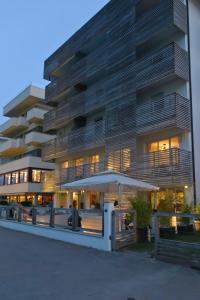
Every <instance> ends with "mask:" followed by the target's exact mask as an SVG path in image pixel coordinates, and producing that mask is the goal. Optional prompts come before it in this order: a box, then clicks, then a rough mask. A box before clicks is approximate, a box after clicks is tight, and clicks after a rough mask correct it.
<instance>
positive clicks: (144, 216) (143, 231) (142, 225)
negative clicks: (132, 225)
mask: <svg viewBox="0 0 200 300" xmlns="http://www.w3.org/2000/svg"><path fill="white" fill-rule="evenodd" d="M129 201H130V206H131V209H134V210H135V211H136V216H137V239H138V241H139V242H141V241H147V237H148V226H149V225H150V223H151V215H152V209H151V206H150V205H149V204H148V203H147V201H146V199H145V198H144V197H143V196H137V197H135V198H130V199H129Z"/></svg>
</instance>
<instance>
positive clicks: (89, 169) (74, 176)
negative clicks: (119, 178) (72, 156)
mask: <svg viewBox="0 0 200 300" xmlns="http://www.w3.org/2000/svg"><path fill="white" fill-rule="evenodd" d="M105 168H106V167H105V162H104V161H102V162H98V163H94V164H85V165H81V166H76V167H71V168H67V169H62V171H61V173H60V178H59V179H58V180H57V181H58V182H57V184H59V185H60V184H64V183H67V182H72V181H75V180H79V179H82V178H87V177H90V176H93V175H94V174H97V173H99V172H103V171H105Z"/></svg>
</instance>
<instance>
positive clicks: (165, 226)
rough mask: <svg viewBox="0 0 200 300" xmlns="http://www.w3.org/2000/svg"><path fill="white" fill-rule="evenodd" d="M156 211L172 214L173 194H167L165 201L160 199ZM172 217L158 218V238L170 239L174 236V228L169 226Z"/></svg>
mask: <svg viewBox="0 0 200 300" xmlns="http://www.w3.org/2000/svg"><path fill="white" fill-rule="evenodd" d="M158 211H160V212H168V213H173V211H174V199H173V194H172V193H170V192H168V193H167V194H166V196H165V199H160V201H159V205H158ZM171 223H172V217H170V216H169V217H160V225H161V226H160V236H161V237H170V236H172V235H174V234H175V227H173V226H172V225H171Z"/></svg>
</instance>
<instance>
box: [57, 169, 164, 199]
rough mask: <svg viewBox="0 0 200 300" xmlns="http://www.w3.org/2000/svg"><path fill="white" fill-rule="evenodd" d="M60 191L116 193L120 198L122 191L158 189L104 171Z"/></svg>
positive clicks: (117, 173) (72, 183)
mask: <svg viewBox="0 0 200 300" xmlns="http://www.w3.org/2000/svg"><path fill="white" fill-rule="evenodd" d="M61 188H62V189H66V190H73V191H77V190H78V191H81V190H84V191H96V192H110V193H118V194H119V196H121V193H122V190H123V191H157V190H159V188H158V187H156V186H154V185H151V184H149V183H146V182H144V181H141V180H137V179H134V178H131V177H128V176H127V175H125V174H122V173H119V172H116V171H112V170H109V171H105V172H101V173H98V174H96V175H94V176H92V177H88V178H85V179H81V180H77V181H73V182H70V183H66V184H63V185H62V186H61Z"/></svg>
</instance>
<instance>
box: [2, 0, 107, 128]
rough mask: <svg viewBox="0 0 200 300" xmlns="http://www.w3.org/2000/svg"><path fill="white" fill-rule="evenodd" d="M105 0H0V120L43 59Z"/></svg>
mask: <svg viewBox="0 0 200 300" xmlns="http://www.w3.org/2000/svg"><path fill="white" fill-rule="evenodd" d="M108 2H109V0H0V37H1V39H0V68H1V72H0V123H2V122H4V121H5V118H4V117H3V116H2V110H3V106H5V105H6V104H7V103H8V102H9V101H10V100H11V99H12V98H13V97H15V96H16V95H17V94H18V93H19V92H20V91H22V90H23V89H24V88H25V87H26V86H27V85H28V84H30V83H33V84H36V85H38V86H41V87H44V86H45V85H46V84H47V83H48V82H47V81H45V80H44V79H43V66H44V60H45V59H46V58H47V57H48V56H50V55H51V54H52V53H53V52H54V51H55V50H56V49H57V48H58V47H59V46H61V45H62V44H63V43H64V42H65V41H66V40H67V39H68V38H69V37H70V36H71V35H72V34H73V33H75V32H76V31H77V30H78V29H79V28H80V27H81V26H82V25H84V24H85V23H86V22H87V21H88V20H89V19H90V18H91V17H92V16H93V15H94V14H95V13H97V12H98V11H99V10H100V9H101V8H102V7H103V6H104V5H105V4H107V3H108Z"/></svg>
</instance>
